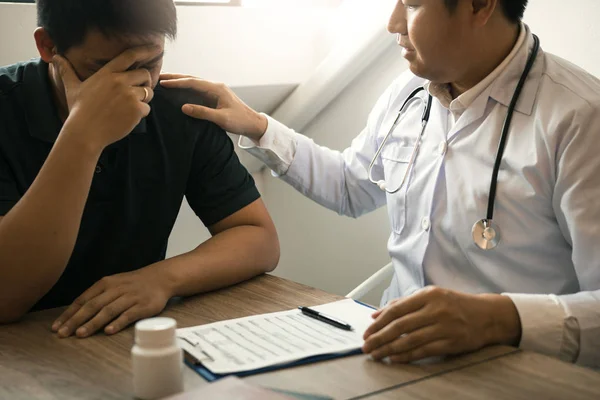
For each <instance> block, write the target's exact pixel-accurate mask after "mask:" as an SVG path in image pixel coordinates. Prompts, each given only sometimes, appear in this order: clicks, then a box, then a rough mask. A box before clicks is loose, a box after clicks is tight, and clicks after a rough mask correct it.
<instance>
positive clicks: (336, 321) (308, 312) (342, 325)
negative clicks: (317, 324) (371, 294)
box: [298, 307, 352, 331]
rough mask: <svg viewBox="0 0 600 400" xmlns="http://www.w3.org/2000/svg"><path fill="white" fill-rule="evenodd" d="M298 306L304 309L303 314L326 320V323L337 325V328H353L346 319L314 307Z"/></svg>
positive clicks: (301, 309)
mask: <svg viewBox="0 0 600 400" xmlns="http://www.w3.org/2000/svg"><path fill="white" fill-rule="evenodd" d="M298 308H299V309H300V311H302V314H304V315H306V316H307V317H311V318H314V319H318V320H319V321H322V322H325V323H326V324H329V325H332V326H335V327H336V328H340V329H343V330H345V331H351V330H352V326H351V325H350V324H347V323H345V322H344V321H341V320H339V319H337V318H335V317H332V316H330V315H325V314H323V313H320V312H318V311H315V310H313V309H312V308H308V307H298Z"/></svg>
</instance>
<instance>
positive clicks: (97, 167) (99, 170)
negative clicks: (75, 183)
mask: <svg viewBox="0 0 600 400" xmlns="http://www.w3.org/2000/svg"><path fill="white" fill-rule="evenodd" d="M101 172H102V167H101V166H100V165H96V173H97V174H99V173H101Z"/></svg>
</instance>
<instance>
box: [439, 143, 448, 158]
mask: <svg viewBox="0 0 600 400" xmlns="http://www.w3.org/2000/svg"><path fill="white" fill-rule="evenodd" d="M446 151H448V143H447V142H440V144H439V145H438V153H440V155H441V156H443V155H444V154H446Z"/></svg>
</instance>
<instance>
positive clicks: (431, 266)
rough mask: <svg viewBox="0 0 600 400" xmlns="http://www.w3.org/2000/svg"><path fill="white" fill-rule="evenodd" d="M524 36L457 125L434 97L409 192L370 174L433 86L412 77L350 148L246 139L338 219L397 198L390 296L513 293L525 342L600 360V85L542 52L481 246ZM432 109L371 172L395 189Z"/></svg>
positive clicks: (392, 208) (273, 133)
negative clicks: (479, 235)
mask: <svg viewBox="0 0 600 400" xmlns="http://www.w3.org/2000/svg"><path fill="white" fill-rule="evenodd" d="M525 42H526V43H525V44H526V45H525V46H522V48H521V49H520V50H519V51H518V52H517V54H516V55H515V57H514V59H513V60H512V61H510V63H509V64H508V66H507V67H506V68H505V69H504V70H503V71H502V72H501V73H500V74H499V76H498V77H497V78H496V79H495V80H494V81H493V82H492V83H491V84H490V85H489V86H488V87H487V88H485V90H483V92H482V93H481V94H480V95H479V96H478V97H477V98H475V99H474V101H473V102H472V104H470V105H469V107H468V108H467V109H466V110H465V111H464V113H462V115H461V116H460V118H459V119H458V120H457V121H456V124H453V126H452V124H450V123H449V121H450V120H449V118H448V115H449V111H448V109H447V108H444V107H443V106H442V105H441V104H440V102H439V101H438V100H437V99H435V98H434V101H433V107H432V112H431V116H430V120H429V124H428V126H427V129H426V131H425V134H424V136H423V139H422V145H421V148H420V151H419V154H418V156H417V159H416V162H415V165H414V170H413V171H412V174H411V176H410V180H409V181H408V184H407V185H406V186H405V187H404V188H402V189H401V190H400V191H399V192H398V193H395V194H386V193H384V192H382V191H381V190H380V189H379V188H378V187H377V186H376V185H374V184H372V183H371V182H370V181H369V179H368V176H367V173H368V172H367V170H368V166H369V163H370V162H371V160H372V158H373V157H374V155H375V153H376V151H377V148H378V146H379V144H380V143H381V142H382V140H383V138H384V136H385V135H386V133H387V132H388V131H389V129H390V127H391V126H392V124H393V121H394V119H395V118H396V115H397V113H398V110H399V109H400V107H401V105H402V103H403V102H404V100H405V99H406V97H407V96H408V95H409V93H410V92H412V91H413V90H414V89H415V88H417V87H418V86H422V85H424V84H425V83H426V82H425V81H424V80H423V79H421V78H418V77H416V76H414V75H412V74H411V73H410V72H407V73H405V74H403V75H402V76H401V77H400V78H399V79H398V80H397V81H396V82H394V83H393V84H392V85H391V86H390V88H389V89H388V90H387V91H386V92H385V94H384V95H383V96H382V97H381V98H380V100H379V101H378V103H377V104H376V106H375V107H374V109H373V111H372V113H371V115H370V117H369V120H368V123H367V127H366V128H365V130H364V131H363V132H362V133H361V134H360V135H359V136H358V137H357V138H356V139H354V141H353V142H352V145H351V147H349V148H347V149H346V150H345V151H344V152H342V153H340V152H337V151H333V150H330V149H327V148H324V147H320V146H317V145H316V144H315V143H314V142H313V141H312V140H311V139H309V138H307V137H305V136H302V135H300V134H297V133H295V132H294V131H292V130H290V129H289V128H287V127H285V126H283V125H282V124H279V123H278V122H277V121H274V120H272V119H270V120H269V128H268V130H267V133H266V134H265V136H264V137H263V139H262V140H261V142H260V143H258V144H252V143H249V142H248V141H246V142H245V143H246V145H245V147H246V148H248V151H249V152H251V153H252V154H254V155H256V156H257V157H259V158H260V159H262V160H263V161H265V162H266V163H267V165H268V166H269V167H270V168H272V169H273V170H274V171H275V172H276V173H278V174H279V175H281V179H283V180H284V181H286V182H288V183H289V184H291V185H292V186H294V187H295V188H296V189H297V190H299V191H300V192H302V193H303V194H305V195H306V196H308V197H310V198H311V199H313V200H315V201H317V202H318V203H320V204H322V205H324V206H325V207H327V208H330V209H332V210H334V211H336V212H338V213H339V214H342V215H347V216H351V217H358V216H360V215H362V214H364V213H367V212H370V211H373V210H375V209H376V208H378V207H381V206H383V205H386V204H387V206H388V213H389V218H390V221H391V226H392V230H393V232H392V233H391V235H390V238H389V241H388V250H389V254H390V256H391V258H392V261H393V265H394V268H395V275H394V278H393V280H392V282H391V285H390V287H389V288H388V289H387V291H386V293H385V295H384V298H383V300H382V303H383V304H385V303H386V302H387V301H389V300H390V299H393V298H397V297H400V296H406V295H409V294H411V293H413V292H415V291H416V290H418V289H420V288H422V287H424V286H426V285H438V286H442V287H445V288H449V289H454V290H458V291H463V292H468V293H486V292H487V293H506V294H507V295H509V296H511V298H512V299H513V301H514V302H515V305H516V307H517V309H518V311H519V314H520V317H521V322H522V329H523V331H522V341H521V346H522V347H523V348H527V349H532V350H536V351H539V352H543V353H546V354H549V355H552V356H556V357H560V358H563V359H565V360H570V361H577V362H579V363H581V364H583V365H588V366H595V367H600V81H599V80H598V79H596V78H594V77H593V76H591V75H589V74H587V73H586V72H585V71H583V70H581V69H579V68H578V67H576V66H574V65H572V64H570V63H568V62H567V61H565V60H562V59H560V58H558V57H556V56H554V55H551V54H547V53H544V52H543V51H542V50H541V49H540V52H539V54H538V57H537V59H536V62H535V64H534V66H533V69H532V70H531V72H530V74H529V77H528V79H527V82H526V84H525V86H524V88H523V91H522V93H521V97H520V100H519V102H518V104H517V106H516V110H515V113H514V116H513V120H512V127H511V130H510V136H509V138H508V142H507V145H506V149H505V152H504V157H503V162H502V166H501V169H500V173H499V176H498V189H497V196H496V202H495V213H494V221H495V222H496V223H497V224H498V225H499V227H500V231H501V235H502V236H501V241H500V244H499V245H498V247H497V248H495V249H493V250H489V251H483V250H481V249H479V248H478V247H477V246H476V245H475V244H474V243H473V239H472V235H471V228H472V225H473V223H474V222H475V221H477V220H479V219H482V218H485V217H486V208H487V203H488V192H489V187H490V179H491V176H492V168H493V164H494V159H495V154H496V150H497V147H498V142H499V139H500V135H501V130H502V124H503V122H504V118H505V116H506V113H507V107H508V104H509V102H510V100H511V97H512V95H513V92H514V90H515V87H516V85H517V82H518V80H519V77H520V75H521V73H522V71H523V69H524V67H525V64H526V61H527V56H528V50H529V49H531V47H532V44H533V37H532V35H531V33H529V32H527V38H526V40H525ZM421 96H423V97H424V96H425V95H424V94H422V95H421ZM423 107H424V106H423V105H422V104H419V102H416V103H415V104H413V105H411V106H410V107H409V109H408V110H407V113H406V116H405V117H404V118H403V119H402V120H401V122H400V123H399V125H398V126H397V128H396V129H395V130H394V133H393V135H392V137H390V139H389V140H388V142H387V144H386V146H385V148H384V149H383V151H382V153H381V156H380V157H379V158H378V159H377V160H376V163H375V165H374V169H373V175H374V178H375V179H376V180H378V179H382V178H384V179H385V181H386V182H387V185H388V188H396V187H397V185H398V184H399V183H400V180H401V179H402V177H403V175H404V172H405V171H406V169H407V167H408V161H409V158H410V154H411V152H412V149H413V144H414V142H415V139H416V137H417V135H418V134H419V132H420V119H421V114H422V112H423ZM274 138H277V140H275V139H274ZM288 158H289V159H288Z"/></svg>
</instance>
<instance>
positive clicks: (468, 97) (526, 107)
mask: <svg viewBox="0 0 600 400" xmlns="http://www.w3.org/2000/svg"><path fill="white" fill-rule="evenodd" d="M532 47H533V35H532V34H531V31H530V30H529V27H528V26H527V25H525V24H523V23H521V31H520V34H519V38H518V39H517V43H516V44H515V46H514V47H513V49H512V51H511V52H510V53H509V55H508V56H507V57H506V58H505V59H504V61H502V63H501V64H500V65H498V67H496V68H495V69H494V71H492V72H491V73H490V74H489V75H488V76H487V77H486V78H485V79H483V80H482V81H481V82H479V83H478V84H477V85H475V86H474V87H472V88H471V89H469V90H467V91H466V92H465V93H463V94H461V95H460V96H459V97H457V98H456V99H452V95H451V94H450V88H449V86H448V84H439V83H433V82H427V83H426V84H425V89H426V90H427V91H428V92H429V94H431V95H432V96H433V97H435V98H436V99H437V100H438V101H439V102H440V104H441V105H442V106H444V107H445V108H447V109H449V110H450V111H452V112H453V113H458V114H462V112H463V111H464V110H465V109H467V108H468V107H470V106H471V105H472V104H473V103H474V102H475V100H476V99H477V98H478V97H479V96H481V95H483V94H486V95H487V94H488V93H489V97H491V98H493V99H494V100H496V101H497V102H499V103H501V104H503V105H505V106H507V107H508V105H509V104H510V101H511V99H512V95H513V93H514V90H515V89H516V87H517V84H518V81H519V78H520V77H521V74H522V73H523V70H524V69H525V65H526V63H527V58H528V56H529V53H530V51H531V48H532ZM539 54H541V50H540V53H539ZM539 54H538V55H539ZM538 65H540V64H538ZM540 77H541V69H539V68H537V69H536V68H533V69H532V71H531V72H530V75H529V77H528V80H527V83H526V85H525V87H524V89H523V92H522V95H521V98H520V99H519V101H518V103H517V106H516V107H515V110H516V111H519V112H521V113H523V114H531V111H532V108H533V102H534V100H535V94H536V92H537V86H538V84H539V78H540ZM487 89H490V90H487Z"/></svg>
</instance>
